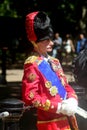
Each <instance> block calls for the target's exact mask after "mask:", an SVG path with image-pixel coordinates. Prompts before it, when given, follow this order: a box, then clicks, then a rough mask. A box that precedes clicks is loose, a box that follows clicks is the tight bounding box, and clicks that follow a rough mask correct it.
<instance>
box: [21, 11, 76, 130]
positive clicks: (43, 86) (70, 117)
mask: <svg viewBox="0 0 87 130" xmlns="http://www.w3.org/2000/svg"><path fill="white" fill-rule="evenodd" d="M25 23H26V34H27V38H28V41H29V42H31V44H33V50H32V52H31V54H30V55H29V57H28V58H27V59H26V60H25V63H24V73H23V79H22V97H23V101H24V102H25V105H26V106H29V105H30V106H33V107H35V108H36V109H37V129H38V130H72V129H73V130H78V125H77V121H76V117H75V111H76V109H77V106H78V98H77V95H76V93H75V91H74V89H73V88H72V87H71V86H70V85H69V84H68V81H67V79H66V76H65V74H64V72H63V69H62V67H61V64H60V62H59V60H58V59H56V58H54V57H52V56H50V55H48V53H49V52H51V51H52V47H53V41H52V38H53V29H52V26H51V22H50V18H49V17H48V15H47V14H46V13H45V12H43V11H35V12H31V13H29V14H27V15H26V22H25Z"/></svg>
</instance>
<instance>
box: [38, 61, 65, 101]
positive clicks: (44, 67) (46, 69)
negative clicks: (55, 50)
mask: <svg viewBox="0 0 87 130" xmlns="http://www.w3.org/2000/svg"><path fill="white" fill-rule="evenodd" d="M38 68H39V70H40V71H41V72H42V74H43V75H44V76H45V77H46V79H47V80H48V81H50V82H51V83H52V86H56V87H57V90H58V94H59V95H60V97H62V98H63V99H65V98H66V90H65V88H64V86H63V85H62V83H61V81H60V79H59V78H58V76H57V75H56V73H55V72H54V71H53V70H52V69H51V67H50V65H49V63H48V62H46V61H45V60H43V61H42V62H41V63H40V64H39V66H38Z"/></svg>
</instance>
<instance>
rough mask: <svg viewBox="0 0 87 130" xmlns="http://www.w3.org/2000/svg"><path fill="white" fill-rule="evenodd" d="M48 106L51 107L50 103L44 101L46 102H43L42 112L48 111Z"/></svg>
mask: <svg viewBox="0 0 87 130" xmlns="http://www.w3.org/2000/svg"><path fill="white" fill-rule="evenodd" d="M50 105H51V103H50V101H49V100H46V102H45V103H44V105H43V107H44V110H45V111H47V110H49V108H50Z"/></svg>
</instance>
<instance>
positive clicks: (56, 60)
mask: <svg viewBox="0 0 87 130" xmlns="http://www.w3.org/2000/svg"><path fill="white" fill-rule="evenodd" d="M50 59H52V60H54V61H55V62H59V60H58V59H57V58H55V57H52V56H50Z"/></svg>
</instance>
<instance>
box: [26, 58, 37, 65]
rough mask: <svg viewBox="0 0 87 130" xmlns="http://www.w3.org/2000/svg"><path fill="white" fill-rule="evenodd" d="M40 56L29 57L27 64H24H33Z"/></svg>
mask: <svg viewBox="0 0 87 130" xmlns="http://www.w3.org/2000/svg"><path fill="white" fill-rule="evenodd" d="M37 58H38V56H29V57H28V58H27V59H26V60H25V63H24V64H27V63H33V62H35V61H36V60H37Z"/></svg>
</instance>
